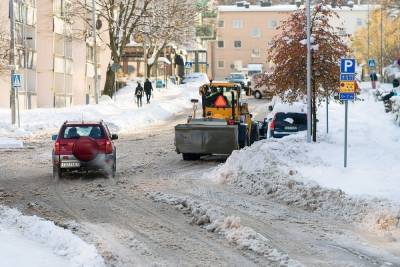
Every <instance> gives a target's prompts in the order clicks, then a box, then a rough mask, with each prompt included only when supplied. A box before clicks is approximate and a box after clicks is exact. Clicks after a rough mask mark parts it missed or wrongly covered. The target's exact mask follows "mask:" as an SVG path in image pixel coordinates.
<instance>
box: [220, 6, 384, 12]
mask: <svg viewBox="0 0 400 267" xmlns="http://www.w3.org/2000/svg"><path fill="white" fill-rule="evenodd" d="M303 7H304V6H300V8H303ZM376 8H379V5H370V6H369V7H368V5H354V6H353V7H348V6H341V7H335V8H334V10H336V11H337V12H340V11H368V9H369V10H373V9H376ZM297 9H299V8H298V7H297V6H296V5H272V6H266V7H262V6H260V5H250V6H249V7H248V8H246V7H238V6H236V5H226V6H218V11H219V12H284V11H295V10H297Z"/></svg>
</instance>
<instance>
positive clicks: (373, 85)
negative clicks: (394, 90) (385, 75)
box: [369, 71, 378, 89]
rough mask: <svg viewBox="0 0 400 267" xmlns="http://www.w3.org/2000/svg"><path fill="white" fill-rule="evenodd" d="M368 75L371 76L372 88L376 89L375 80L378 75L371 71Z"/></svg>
mask: <svg viewBox="0 0 400 267" xmlns="http://www.w3.org/2000/svg"><path fill="white" fill-rule="evenodd" d="M369 77H370V78H371V84H372V89H376V82H377V81H378V75H376V72H375V71H374V72H372V73H371V74H370V75H369Z"/></svg>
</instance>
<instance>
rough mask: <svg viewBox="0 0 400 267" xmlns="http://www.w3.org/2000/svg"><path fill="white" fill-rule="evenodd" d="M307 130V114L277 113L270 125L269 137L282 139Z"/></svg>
mask: <svg viewBox="0 0 400 267" xmlns="http://www.w3.org/2000/svg"><path fill="white" fill-rule="evenodd" d="M306 130H307V114H306V113H297V112H277V113H275V115H274V117H273V118H272V120H270V121H269V123H268V131H269V137H274V138H281V137H284V136H287V135H290V134H293V133H297V132H300V131H306Z"/></svg>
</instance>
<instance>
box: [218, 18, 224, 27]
mask: <svg viewBox="0 0 400 267" xmlns="http://www.w3.org/2000/svg"><path fill="white" fill-rule="evenodd" d="M218 27H219V28H223V27H224V21H223V20H218Z"/></svg>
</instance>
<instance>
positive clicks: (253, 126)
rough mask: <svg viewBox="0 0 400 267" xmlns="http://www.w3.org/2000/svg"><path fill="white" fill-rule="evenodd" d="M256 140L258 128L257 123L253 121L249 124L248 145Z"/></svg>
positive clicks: (258, 138)
mask: <svg viewBox="0 0 400 267" xmlns="http://www.w3.org/2000/svg"><path fill="white" fill-rule="evenodd" d="M258 140H260V131H259V129H258V124H257V123H255V122H253V123H252V124H251V133H250V145H252V144H253V143H254V142H256V141H258Z"/></svg>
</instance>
